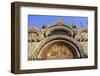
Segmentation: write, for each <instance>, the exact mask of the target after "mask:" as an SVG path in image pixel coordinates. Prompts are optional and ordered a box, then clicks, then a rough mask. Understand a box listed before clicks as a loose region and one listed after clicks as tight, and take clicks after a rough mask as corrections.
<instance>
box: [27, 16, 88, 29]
mask: <svg viewBox="0 0 100 76" xmlns="http://www.w3.org/2000/svg"><path fill="white" fill-rule="evenodd" d="M58 18H60V19H61V20H63V22H64V23H66V24H69V25H71V24H72V23H75V24H76V27H77V29H80V28H81V27H85V28H88V17H78V16H50V15H28V27H29V28H30V27H32V26H33V25H36V26H37V28H39V29H41V27H42V26H43V24H47V25H52V24H54V23H55V22H56V21H57V19H58Z"/></svg>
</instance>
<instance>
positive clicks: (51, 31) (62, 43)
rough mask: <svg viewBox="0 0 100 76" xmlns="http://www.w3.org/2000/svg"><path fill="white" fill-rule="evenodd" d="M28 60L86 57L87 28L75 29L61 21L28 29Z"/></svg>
mask: <svg viewBox="0 0 100 76" xmlns="http://www.w3.org/2000/svg"><path fill="white" fill-rule="evenodd" d="M28 44H29V45H28V60H52V59H77V58H87V57H88V49H87V48H88V46H87V44H88V32H87V29H84V28H81V29H79V30H77V27H76V25H74V26H72V27H70V26H69V25H68V24H65V23H63V22H61V21H59V22H56V24H54V25H52V26H47V25H46V24H45V25H44V26H43V28H42V29H40V30H39V29H37V28H36V27H32V28H30V29H29V31H28Z"/></svg>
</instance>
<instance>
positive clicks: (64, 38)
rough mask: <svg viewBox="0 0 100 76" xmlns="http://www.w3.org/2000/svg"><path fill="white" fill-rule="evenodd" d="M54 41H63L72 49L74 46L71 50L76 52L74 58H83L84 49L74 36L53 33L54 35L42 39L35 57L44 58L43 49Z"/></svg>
mask: <svg viewBox="0 0 100 76" xmlns="http://www.w3.org/2000/svg"><path fill="white" fill-rule="evenodd" d="M53 42H63V43H65V44H68V45H69V46H70V47H69V48H70V49H71V48H72V50H71V51H72V52H73V53H75V57H74V58H82V57H83V51H82V48H81V46H80V44H79V43H77V41H76V40H74V39H73V38H71V37H68V36H66V35H52V36H49V37H47V38H45V39H44V40H43V41H41V44H40V46H39V48H38V49H37V50H36V52H35V57H36V58H38V59H44V58H43V57H41V56H42V53H43V49H44V48H45V47H46V46H48V45H49V44H52V43H53ZM66 46H67V45H66ZM73 49H74V50H73ZM47 51H48V50H47ZM44 60H45V59H44Z"/></svg>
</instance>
